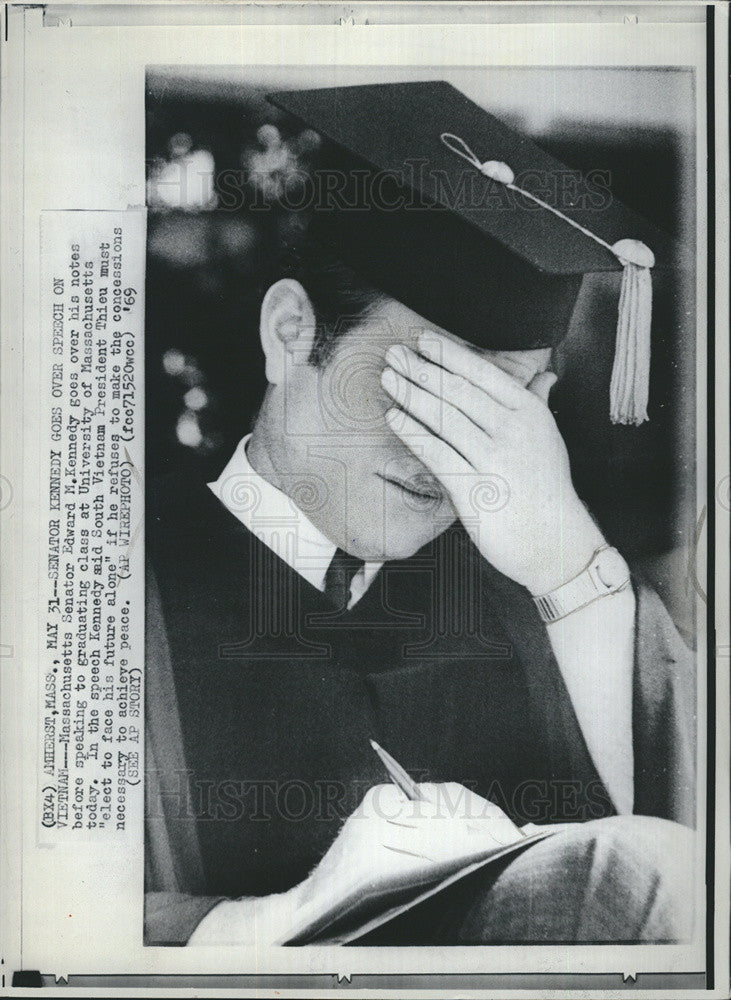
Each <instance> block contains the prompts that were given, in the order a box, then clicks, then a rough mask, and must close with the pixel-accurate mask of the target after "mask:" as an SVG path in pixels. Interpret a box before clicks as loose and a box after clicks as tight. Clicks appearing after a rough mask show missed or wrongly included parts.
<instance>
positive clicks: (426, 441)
mask: <svg viewBox="0 0 731 1000" xmlns="http://www.w3.org/2000/svg"><path fill="white" fill-rule="evenodd" d="M386 421H387V423H388V425H389V427H390V428H391V430H392V431H393V432H394V434H396V436H397V437H399V438H400V439H401V440H402V441H403V443H404V444H405V445H406V447H407V448H408V449H409V450H410V451H412V452H413V453H414V455H415V456H416V457H417V458H418V459H419V460H420V461H421V462H423V463H424V465H425V466H426V467H427V469H429V471H430V472H431V473H432V474H433V475H435V476H436V477H437V479H438V480H439V482H440V483H441V484H442V486H444V488H445V489H446V490H447V492H448V493H449V494H450V495H451V494H452V490H453V488H454V481H455V477H457V476H464V475H465V474H466V473H473V472H474V469H473V468H472V466H471V465H470V464H469V462H467V461H466V460H465V459H464V458H463V457H462V455H460V454H459V452H457V451H455V450H454V448H452V447H451V446H450V445H448V444H447V443H446V441H442V440H441V439H440V438H438V437H435V436H434V435H433V434H431V433H430V432H429V431H427V430H426V429H425V428H424V427H423V426H422V425H421V424H420V423H419V422H418V421H417V420H414V418H413V417H411V416H409V414H408V413H405V412H404V411H403V410H398V409H396V408H395V407H394V408H393V409H391V410H388V412H387V413H386Z"/></svg>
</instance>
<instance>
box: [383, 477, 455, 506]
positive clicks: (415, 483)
mask: <svg viewBox="0 0 731 1000" xmlns="http://www.w3.org/2000/svg"><path fill="white" fill-rule="evenodd" d="M379 475H380V473H379ZM380 478H381V479H385V481H386V482H387V483H392V484H393V485H394V486H398V487H399V488H400V489H402V490H403V491H404V493H407V494H408V495H409V496H411V497H413V499H414V500H418V501H421V502H422V503H427V502H428V503H429V504H431V505H434V504H436V503H437V502H439V501H441V500H443V499H444V494H443V493H442V490H441V487H440V486H439V485H438V484H437V483H435V482H434V480H433V479H431V477H430V476H428V475H425V474H419V473H417V475H415V476H411V477H410V478H409V479H404V478H402V477H401V476H394V475H388V476H380Z"/></svg>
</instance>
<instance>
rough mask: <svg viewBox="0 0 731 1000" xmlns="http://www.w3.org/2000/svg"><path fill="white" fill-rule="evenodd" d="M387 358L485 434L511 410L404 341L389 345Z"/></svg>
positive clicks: (491, 431) (394, 367) (408, 376)
mask: <svg viewBox="0 0 731 1000" xmlns="http://www.w3.org/2000/svg"><path fill="white" fill-rule="evenodd" d="M386 361H387V362H388V364H389V365H390V366H391V368H393V369H394V370H395V371H396V372H398V374H399V375H403V376H404V377H405V378H407V379H408V380H409V381H410V382H413V383H414V384H415V385H418V386H419V387H420V388H421V389H424V390H425V391H426V392H429V393H431V394H432V395H433V396H436V397H437V398H439V399H445V400H446V401H447V402H448V403H451V404H452V406H455V407H456V408H457V409H458V410H460V411H461V412H462V413H464V414H465V416H467V417H469V419H470V420H471V421H472V422H473V423H474V424H476V425H477V426H478V427H480V428H481V429H482V430H484V431H485V433H487V434H492V433H493V432H494V431H495V429H496V428H497V427H498V426H499V422H500V420H501V419H505V418H508V417H509V415H510V412H511V411H509V410H508V408H507V407H506V406H504V405H503V404H502V403H500V402H498V401H497V400H496V399H494V398H493V397H492V396H490V395H489V393H487V392H485V391H483V390H482V389H481V388H480V387H479V386H476V385H474V384H473V383H472V382H468V381H467V380H466V379H464V378H462V376H461V375H455V374H454V372H450V371H447V370H446V368H440V366H439V365H436V364H434V363H433V362H432V361H428V360H426V359H425V358H422V357H421V356H420V355H418V354H417V353H416V352H415V351H412V350H411V349H410V348H408V347H406V346H405V345H402V344H396V345H395V346H393V347H390V348H389V349H388V351H387V352H386Z"/></svg>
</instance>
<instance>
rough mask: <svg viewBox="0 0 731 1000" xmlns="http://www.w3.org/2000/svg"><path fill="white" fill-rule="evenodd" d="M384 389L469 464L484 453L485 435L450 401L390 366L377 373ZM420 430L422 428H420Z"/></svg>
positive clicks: (475, 461)
mask: <svg viewBox="0 0 731 1000" xmlns="http://www.w3.org/2000/svg"><path fill="white" fill-rule="evenodd" d="M381 384H382V386H383V388H384V389H385V390H386V392H387V393H388V394H389V395H390V396H392V397H393V398H394V400H395V401H396V402H397V403H398V404H399V406H401V407H402V408H403V409H404V410H407V411H408V412H409V413H410V414H411V416H412V417H416V419H417V420H419V421H420V422H421V423H422V424H423V425H424V427H426V428H427V429H428V430H430V431H432V432H433V433H434V434H436V435H437V437H439V438H441V440H442V441H446V443H447V444H449V445H451V447H452V448H453V449H454V450H455V451H456V452H458V453H459V454H460V455H461V456H462V457H463V458H464V459H466V460H467V461H468V462H470V463H471V464H472V465H475V466H476V465H477V464H478V463H479V461H480V458H481V457H482V456H484V453H485V444H486V442H487V435H486V433H485V431H483V430H482V429H481V428H479V427H478V426H477V425H476V424H474V423H473V422H472V421H471V420H470V419H469V417H466V416H465V415H464V413H461V412H460V411H459V410H458V409H457V408H456V407H454V406H452V404H451V403H447V402H446V401H445V400H443V399H439V398H438V397H437V396H432V394H431V393H429V392H426V391H425V390H424V389H422V388H420V387H419V386H418V385H414V383H413V382H409V380H408V379H406V378H404V377H403V375H399V374H398V372H395V371H394V370H393V369H392V368H386V369H385V371H384V372H383V375H382V376H381ZM422 433H423V431H422Z"/></svg>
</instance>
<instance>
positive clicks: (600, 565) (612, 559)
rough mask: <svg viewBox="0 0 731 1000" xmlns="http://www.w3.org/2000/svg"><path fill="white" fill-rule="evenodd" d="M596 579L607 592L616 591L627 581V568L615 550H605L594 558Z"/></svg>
mask: <svg viewBox="0 0 731 1000" xmlns="http://www.w3.org/2000/svg"><path fill="white" fill-rule="evenodd" d="M594 565H595V572H596V575H597V578H598V579H599V580H600V581H601V583H603V584H604V586H605V587H606V588H607V590H616V589H618V588H619V587H621V586H623V585H624V584H625V583H627V581H628V580H629V568H628V566H627V563H626V562H625V561H624V559H623V558H622V557H621V555H620V554H619V552H617V550H616V549H605V551H604V552H600V553H599V555H598V556H597V557H596V562H595V564H594Z"/></svg>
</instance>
